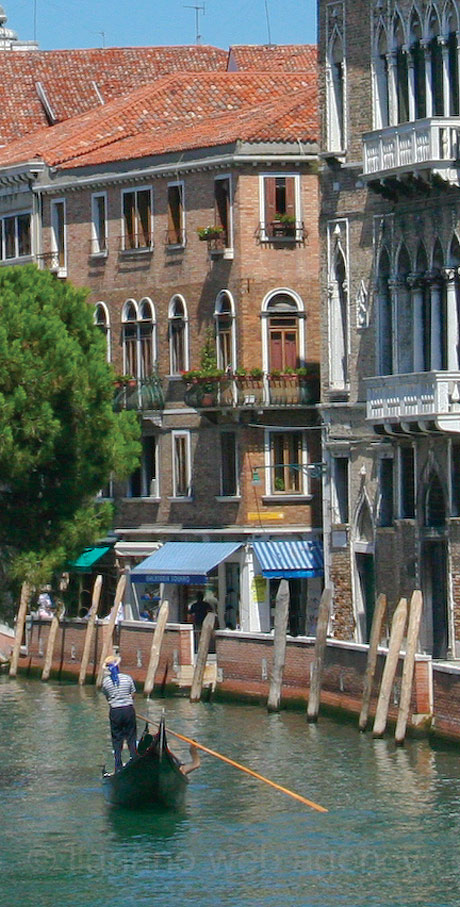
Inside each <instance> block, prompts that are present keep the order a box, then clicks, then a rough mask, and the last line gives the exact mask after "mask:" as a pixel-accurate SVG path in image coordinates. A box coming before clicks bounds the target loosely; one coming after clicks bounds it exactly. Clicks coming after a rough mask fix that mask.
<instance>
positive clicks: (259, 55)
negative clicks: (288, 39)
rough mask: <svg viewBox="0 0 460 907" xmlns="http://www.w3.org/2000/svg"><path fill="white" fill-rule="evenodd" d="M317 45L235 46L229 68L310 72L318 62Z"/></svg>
mask: <svg viewBox="0 0 460 907" xmlns="http://www.w3.org/2000/svg"><path fill="white" fill-rule="evenodd" d="M317 58H318V54H317V47H316V44H261V45H258V44H234V45H233V46H232V47H231V48H230V50H229V59H228V68H229V69H233V70H238V71H240V72H241V71H242V70H246V71H248V70H259V72H260V71H267V72H268V71H270V70H274V69H282V70H283V72H302V71H304V72H308V71H311V70H314V69H315V68H316V66H317V61H318V59H317Z"/></svg>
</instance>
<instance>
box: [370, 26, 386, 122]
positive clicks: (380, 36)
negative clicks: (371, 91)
mask: <svg viewBox="0 0 460 907" xmlns="http://www.w3.org/2000/svg"><path fill="white" fill-rule="evenodd" d="M374 79H375V94H376V101H377V103H376V124H375V125H376V127H377V129H382V128H383V127H384V126H388V125H389V122H390V114H389V98H388V39H387V34H386V31H385V27H384V26H383V24H381V25H380V27H379V29H378V32H377V40H376V42H375V53H374Z"/></svg>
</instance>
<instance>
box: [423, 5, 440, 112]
mask: <svg viewBox="0 0 460 907" xmlns="http://www.w3.org/2000/svg"><path fill="white" fill-rule="evenodd" d="M427 34H428V42H429V45H428V46H429V50H430V76H431V116H439V117H441V116H443V114H444V85H443V60H442V45H441V43H440V41H439V40H438V39H439V38H440V35H441V26H440V22H439V16H438V13H437V11H436V9H435V7H434V6H431V7H430V10H429V13H428V17H427ZM428 114H429V111H428ZM429 115H430V114H429Z"/></svg>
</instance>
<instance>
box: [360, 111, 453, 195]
mask: <svg viewBox="0 0 460 907" xmlns="http://www.w3.org/2000/svg"><path fill="white" fill-rule="evenodd" d="M459 132H460V121H459V120H458V118H454V117H430V118H428V119H424V120H415V121H414V122H411V123H401V124H400V125H399V126H386V127H385V128H384V129H378V130H376V131H374V132H367V133H365V134H364V135H363V144H364V178H365V180H366V182H368V183H371V184H372V183H375V184H376V185H377V184H378V183H379V184H380V186H381V187H383V188H385V184H386V185H387V187H388V188H390V189H391V188H392V185H393V187H395V186H396V185H399V186H400V187H402V188H404V184H405V183H406V184H407V183H409V184H412V183H413V181H414V180H415V181H416V182H417V181H419V182H420V183H425V184H426V183H431V182H433V181H435V182H438V183H439V184H441V183H445V184H447V185H448V186H458V185H459V173H458V155H459Z"/></svg>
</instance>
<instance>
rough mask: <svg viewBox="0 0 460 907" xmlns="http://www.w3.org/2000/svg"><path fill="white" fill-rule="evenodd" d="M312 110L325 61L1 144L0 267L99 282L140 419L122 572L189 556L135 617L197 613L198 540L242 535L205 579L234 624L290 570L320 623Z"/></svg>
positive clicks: (107, 330) (255, 617)
mask: <svg viewBox="0 0 460 907" xmlns="http://www.w3.org/2000/svg"><path fill="white" fill-rule="evenodd" d="M191 110H192V111H193V113H191ZM172 111H173V113H172ZM316 116H317V102H316V79H315V76H314V73H312V71H310V72H308V73H305V72H302V71H300V72H297V73H295V72H293V73H289V74H286V73H283V72H280V71H276V72H273V73H272V74H271V73H267V72H264V73H258V72H238V71H235V72H232V73H227V72H224V73H203V74H201V75H199V76H197V75H196V74H195V75H190V74H187V73H182V74H180V75H179V76H167V77H165V78H164V79H163V80H158V81H157V82H156V83H155V84H154V85H153V86H149V87H146V88H144V87H142V88H141V89H138V90H137V91H135V92H134V93H132V94H131V95H130V96H129V97H128V98H127V99H126V100H118V101H114V102H111V103H108V104H106V105H104V107H103V108H99V109H98V110H96V111H94V112H93V111H90V112H88V113H87V114H85V115H84V116H83V117H77V118H75V119H74V120H67V121H66V123H65V124H64V126H60V125H59V124H57V125H55V126H54V127H53V128H52V129H47V130H45V131H42V132H40V133H37V134H33V135H31V136H28V137H26V138H24V139H22V140H20V141H19V142H16V143H12V144H10V145H7V146H6V147H5V148H3V149H2V150H1V153H0V218H1V225H2V252H1V264H4V265H7V264H15V265H16V264H17V265H19V264H22V263H25V262H28V261H34V262H36V263H37V264H38V266H39V267H42V268H49V269H50V270H51V271H52V272H53V273H54V274H55V276H56V280H62V281H65V280H70V281H72V283H74V284H76V285H81V286H86V287H89V289H90V297H89V301H90V303H91V304H92V305H93V306H94V317H95V324H96V325H97V327H98V328H99V329H100V330H101V331H103V332H104V334H105V337H106V341H107V359H108V361H110V362H111V363H112V364H113V366H114V369H115V372H116V373H117V376H118V379H117V388H116V396H115V403H114V405H115V406H116V407H117V408H123V407H127V408H130V409H133V410H135V411H136V412H138V414H139V419H140V422H141V426H142V447H143V454H142V462H141V465H140V468H139V470H138V471H137V472H136V474H135V475H133V476H131V478H130V481H129V482H128V483H127V484H126V485H123V486H121V485H119V484H118V485H117V483H116V480H115V479H114V481H113V482H111V483H110V487H108V488H107V489H104V490H101V496H105V497H107V496H109V497H110V498H112V499H113V500H114V502H115V505H116V523H115V534H116V544H115V553H116V557H117V559H118V566H119V570H120V571H122V570H129V569H130V568H131V567H133V566H134V565H135V564H136V563H138V562H139V560H141V559H142V558H143V557H145V556H146V555H149V554H153V553H154V552H155V551H156V550H158V549H159V548H160V546H163V544H164V543H165V542H169V543H170V544H177V543H181V544H183V543H186V544H188V545H189V546H190V547H189V552H192V553H191V554H190V557H191V558H192V560H191V561H190V562H189V563H188V571H186V572H188V574H189V581H188V582H187V583H185V582H180V581H177V576H175V577H174V576H173V575H172V574H174V570H172V569H171V568H170V569H169V578H168V574H167V573H163V577H164V580H163V582H161V579H158V574H157V572H156V571H154V570H153V568H152V571H153V573H155V576H156V580H155V581H154V582H150V583H149V582H146V583H143V582H142V583H140V584H136V586H135V587H132V588H129V590H128V596H129V598H130V600H131V603H132V604H133V606H134V611H135V612H136V610H137V607H139V608H140V609H141V608H142V603H143V602H146V601H150V600H155V599H156V598H157V596H160V597H165V598H167V599H168V600H169V603H170V608H171V612H170V613H171V618H172V619H173V620H177V621H181V620H184V619H185V617H186V614H187V605H188V604H189V602H190V601H191V600H192V599H193V597H194V595H195V594H196V591H197V588H196V587H197V585H202V583H203V580H200V582H199V583H197V582H195V581H194V577H196V571H195V572H194V567H195V564H194V563H193V550H194V549H193V544H192V543H194V542H197V541H200V542H205V543H208V544H209V543H218V544H220V545H223V543H228V546H227V548H225V547H224V548H221V549H219V550H220V551H221V552H224V551H225V552H226V553H225V556H224V555H223V556H222V560H221V561H219V562H218V563H215V564H213V565H212V570H210V574H209V581H208V584H207V585H208V591H209V593H210V594H212V595H213V596H215V599H216V600H217V604H218V613H219V622H220V625H221V626H224V625H225V622H226V617H225V611H226V609H227V612H228V611H229V610H230V611H231V612H232V617H231V621H229V622H230V623H231V625H232V626H234V627H235V628H236V627H237V626H239V627H241V628H242V629H245V630H249V631H260V632H269V631H270V629H271V627H272V625H273V610H274V599H275V595H276V589H277V585H278V583H279V578H280V577H281V576H286V577H287V578H288V579H289V581H290V584H291V615H290V630H291V632H292V633H295V634H296V635H297V634H301V635H304V634H305V633H306V632H307V631H308V630H312V629H314V624H315V616H316V608H317V603H318V598H319V593H320V589H321V584H322V565H321V563H320V560H318V557H319V558H320V544H321V438H320V430H319V424H318V417H317V406H316V404H317V401H318V392H319V352H320V332H319V311H318V295H319V290H318V270H319V246H318V237H317V221H318V191H317V176H316V169H317V159H318V155H317V123H316ZM114 136H116V137H115V138H114ZM37 148H40V153H37V151H36V149H37ZM255 542H257V544H258V545H259V549H257V545H255V544H254V543H255ZM272 543H279V544H275V545H274V546H273V545H272ZM280 546H281V547H280ZM230 549H231V550H230ZM180 550H181V551H184V549H183V548H181V549H180ZM214 550H215V551H217V548H216V549H214ZM257 550H259V556H257V555H256V551H257ZM178 552H179V549H176V555H177V553H178ZM176 563H177V560H176Z"/></svg>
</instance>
